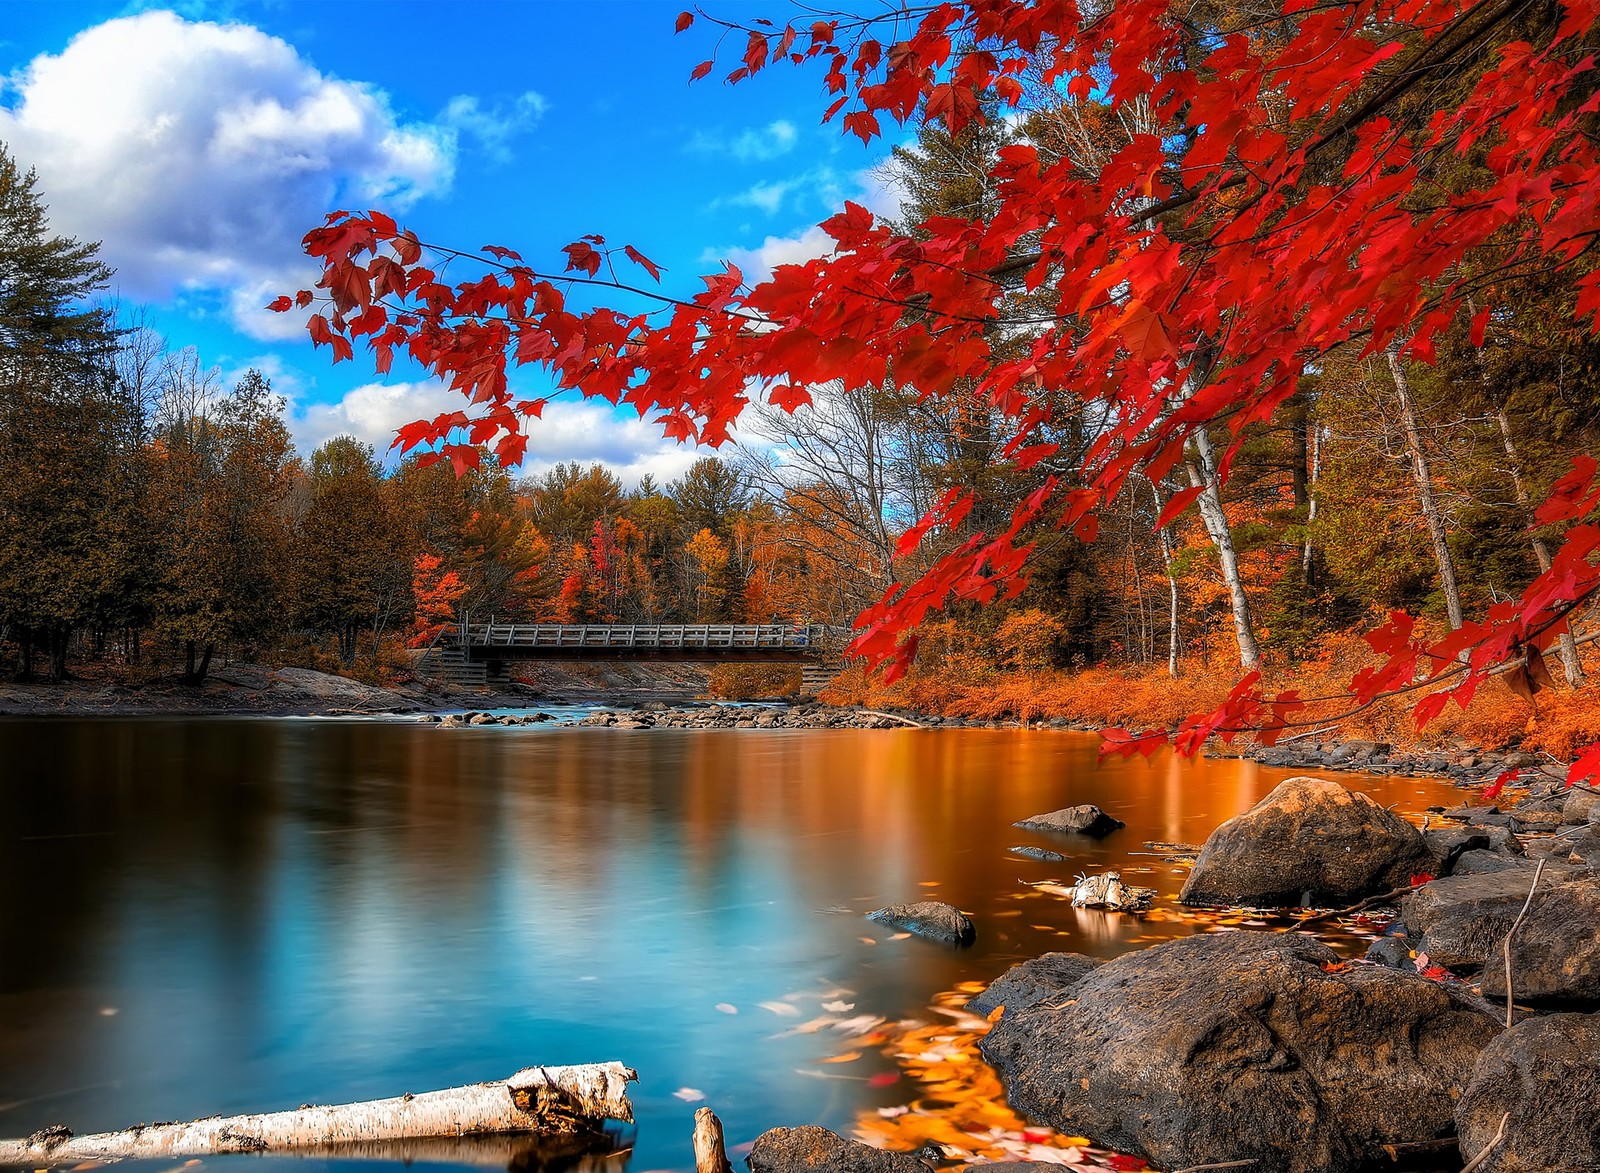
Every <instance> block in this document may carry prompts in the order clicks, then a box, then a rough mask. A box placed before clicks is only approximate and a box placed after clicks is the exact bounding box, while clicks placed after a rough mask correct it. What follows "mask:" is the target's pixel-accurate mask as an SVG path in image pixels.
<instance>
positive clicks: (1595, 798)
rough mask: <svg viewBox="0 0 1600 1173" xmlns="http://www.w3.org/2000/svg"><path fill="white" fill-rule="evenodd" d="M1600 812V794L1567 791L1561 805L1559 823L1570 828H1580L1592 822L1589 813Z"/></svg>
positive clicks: (1585, 791)
mask: <svg viewBox="0 0 1600 1173" xmlns="http://www.w3.org/2000/svg"><path fill="white" fill-rule="evenodd" d="M1594 811H1600V794H1594V793H1592V792H1590V791H1588V790H1577V789H1573V790H1569V791H1567V800H1566V802H1564V803H1562V805H1561V821H1562V822H1563V823H1566V824H1567V825H1568V826H1571V827H1581V826H1583V824H1585V823H1588V822H1592V821H1593V820H1592V819H1591V818H1590V814H1591V812H1594Z"/></svg>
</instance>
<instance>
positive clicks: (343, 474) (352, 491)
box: [292, 436, 411, 668]
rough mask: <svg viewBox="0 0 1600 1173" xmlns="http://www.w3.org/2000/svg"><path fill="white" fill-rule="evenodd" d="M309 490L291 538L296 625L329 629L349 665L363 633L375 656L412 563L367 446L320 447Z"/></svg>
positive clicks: (334, 442) (339, 442)
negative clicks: (367, 635) (368, 635)
mask: <svg viewBox="0 0 1600 1173" xmlns="http://www.w3.org/2000/svg"><path fill="white" fill-rule="evenodd" d="M307 494H308V500H307V502H306V506H305V510H304V512H303V513H302V514H301V516H300V517H299V518H298V519H297V522H296V524H295V532H294V538H293V550H292V566H293V577H292V585H293V599H292V605H293V615H294V622H295V624H296V625H297V626H300V627H304V628H306V629H309V630H311V631H314V632H317V633H319V634H332V635H333V636H334V637H335V639H336V641H337V644H338V651H339V660H340V662H341V663H342V664H343V665H344V666H345V667H346V668H349V667H351V666H353V665H354V664H355V658H356V641H357V638H358V636H359V635H360V633H361V632H362V631H363V630H368V631H371V633H372V638H373V645H374V647H373V652H374V655H376V651H377V642H378V640H379V639H380V638H381V636H382V633H383V631H384V629H385V628H386V627H388V626H389V625H390V624H391V623H392V622H393V621H394V620H395V619H396V617H397V616H398V614H399V613H400V611H401V610H402V607H403V600H406V598H407V596H408V594H409V590H410V585H411V566H410V564H409V561H408V559H407V558H406V556H405V550H404V547H403V546H399V545H397V543H396V542H395V533H396V530H397V529H398V528H399V527H398V526H397V525H396V523H395V520H394V519H393V518H392V517H391V516H390V508H391V503H390V499H389V494H387V493H386V492H385V486H384V480H383V470H382V469H381V468H380V467H379V465H378V462H377V460H376V459H375V458H374V456H373V452H372V448H371V447H370V446H369V445H366V444H363V443H361V442H360V441H359V440H356V439H355V438H353V437H351V436H335V437H334V438H333V439H331V440H329V441H327V442H326V443H325V444H323V445H322V447H320V448H318V449H317V450H316V451H315V452H314V453H312V454H311V468H310V476H309V480H308V485H307Z"/></svg>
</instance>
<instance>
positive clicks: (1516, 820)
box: [1510, 810, 1562, 831]
mask: <svg viewBox="0 0 1600 1173" xmlns="http://www.w3.org/2000/svg"><path fill="white" fill-rule="evenodd" d="M1561 819H1562V813H1561V812H1560V811H1555V810H1519V811H1515V812H1513V813H1512V815H1511V822H1510V827H1511V829H1512V830H1513V831H1554V830H1557V829H1558V828H1559V827H1560V826H1561Z"/></svg>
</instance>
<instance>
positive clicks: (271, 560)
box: [151, 356, 293, 684]
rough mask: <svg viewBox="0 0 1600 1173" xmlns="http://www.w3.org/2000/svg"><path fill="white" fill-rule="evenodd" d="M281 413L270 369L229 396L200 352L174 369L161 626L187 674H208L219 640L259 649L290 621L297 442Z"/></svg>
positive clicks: (155, 475) (159, 451)
mask: <svg viewBox="0 0 1600 1173" xmlns="http://www.w3.org/2000/svg"><path fill="white" fill-rule="evenodd" d="M190 357H191V358H192V356H190ZM282 412H283V400H282V399H280V398H279V397H278V396H276V395H274V394H273V392H272V385H271V383H270V382H268V380H267V378H266V376H264V375H262V374H261V373H260V372H259V371H255V370H252V371H249V372H247V373H246V374H245V375H244V377H243V378H241V379H240V380H239V382H238V383H237V384H235V385H234V386H233V387H232V388H231V389H229V390H228V392H227V393H225V394H221V395H219V394H217V392H216V386H215V376H214V375H212V374H211V373H210V372H208V371H204V370H202V369H199V368H198V367H197V366H196V365H194V364H193V362H192V361H190V359H185V358H183V357H180V358H179V360H178V361H177V362H176V363H175V364H174V365H173V366H172V368H171V369H170V370H169V372H168V379H167V386H166V388H165V390H164V395H163V405H162V411H161V416H160V418H159V421H158V424H157V429H156V454H155V458H154V468H153V471H152V477H151V494H152V506H151V509H152V514H153V516H154V517H155V518H156V521H157V524H158V526H159V529H160V532H161V534H162V535H163V539H164V540H163V543H162V548H161V549H160V551H159V558H160V564H161V575H160V579H159V581H158V583H157V584H156V589H155V598H154V618H153V623H152V627H153V629H154V631H155V633H156V635H157V636H158V637H159V638H162V639H164V640H166V641H168V642H169V643H172V644H174V645H176V646H177V647H178V648H179V649H180V650H181V654H182V659H183V673H182V679H183V680H184V682H185V683H188V684H200V683H202V682H203V681H204V680H205V676H206V672H207V671H208V669H209V668H210V664H211V659H212V656H213V655H214V654H215V652H216V650H217V648H218V647H219V646H221V645H224V644H232V645H236V646H240V647H243V648H248V647H250V646H252V645H254V644H256V643H258V642H260V641H262V640H265V639H266V638H268V637H269V636H270V635H272V634H273V633H275V632H276V631H277V630H279V629H280V627H281V625H282V623H283V620H284V610H285V605H286V603H287V601H288V600H287V598H286V594H287V592H286V591H285V590H284V589H283V583H284V580H285V578H286V575H285V570H286V569H287V567H286V561H287V549H288V543H289V526H288V515H287V510H286V508H285V501H286V498H287V496H288V493H289V489H290V484H291V472H292V464H293V445H292V444H291V442H290V440H289V432H288V428H287V427H286V426H285V425H284V421H283V415H282Z"/></svg>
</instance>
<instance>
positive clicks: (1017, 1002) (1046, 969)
mask: <svg viewBox="0 0 1600 1173" xmlns="http://www.w3.org/2000/svg"><path fill="white" fill-rule="evenodd" d="M1100 963H1101V962H1100V959H1099V958H1098V957H1086V956H1084V955H1083V954H1082V953H1046V954H1044V955H1043V956H1041V957H1035V958H1033V959H1032V960H1030V961H1024V962H1023V963H1022V964H1021V965H1013V966H1012V967H1011V968H1010V969H1008V970H1006V971H1005V973H1003V974H1001V975H1000V976H999V977H997V978H995V980H994V981H992V982H990V983H989V988H988V989H986V990H984V991H983V993H981V994H979V995H978V996H977V997H975V998H973V999H972V1000H971V1001H970V1002H968V1003H967V1009H968V1010H970V1011H972V1013H974V1014H982V1015H984V1016H985V1017H987V1016H988V1015H990V1014H993V1013H994V1011H995V1007H997V1006H1004V1007H1005V1008H1006V1013H1007V1014H1015V1013H1016V1012H1017V1011H1019V1010H1025V1009H1027V1008H1028V1007H1029V1006H1032V1005H1034V1004H1035V1003H1038V1002H1042V1001H1045V1000H1046V999H1048V998H1054V997H1056V996H1058V995H1061V994H1065V993H1066V992H1067V991H1068V990H1070V989H1071V988H1072V987H1073V986H1075V985H1077V984H1078V982H1079V981H1081V980H1082V979H1083V978H1084V977H1085V976H1087V975H1088V974H1089V973H1090V972H1092V971H1093V970H1094V968H1095V966H1097V965H1099V964H1100Z"/></svg>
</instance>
